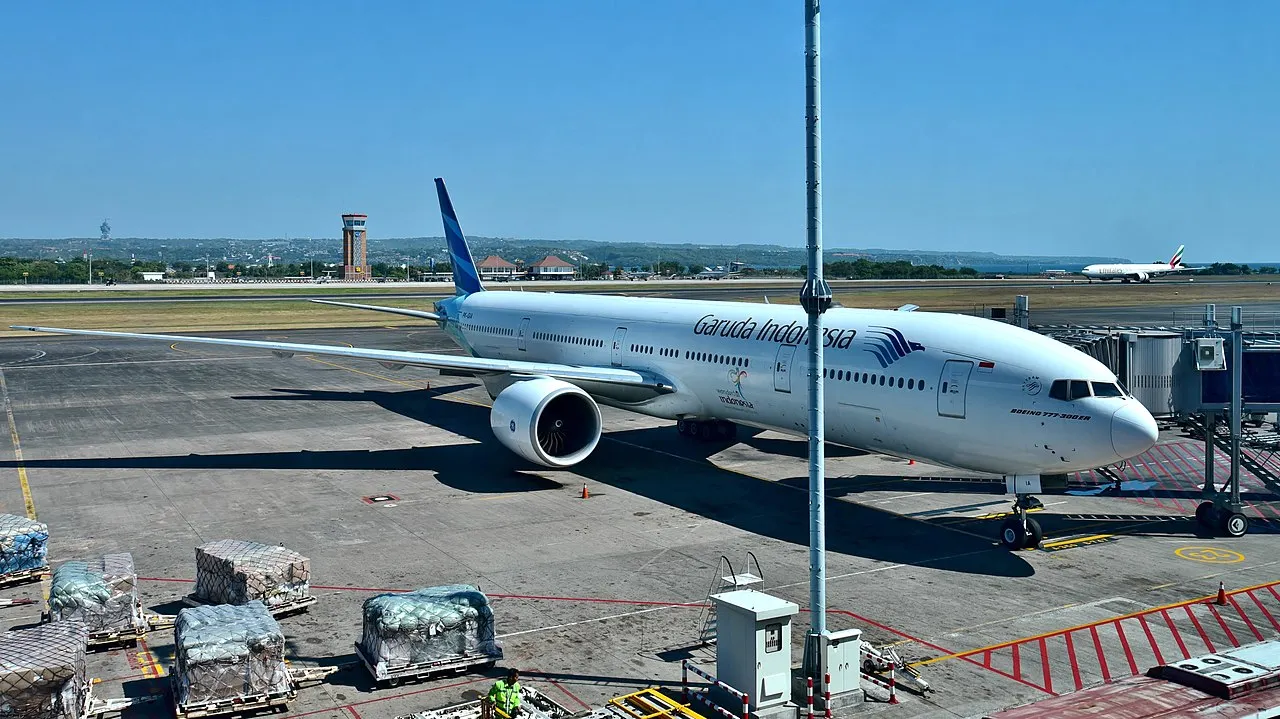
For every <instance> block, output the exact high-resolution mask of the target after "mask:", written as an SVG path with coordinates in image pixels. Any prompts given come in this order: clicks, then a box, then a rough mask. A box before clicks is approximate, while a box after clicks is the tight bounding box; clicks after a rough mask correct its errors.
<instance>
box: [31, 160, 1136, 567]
mask: <svg viewBox="0 0 1280 719" xmlns="http://www.w3.org/2000/svg"><path fill="white" fill-rule="evenodd" d="M436 190H437V193H438V195H439V200H440V210H441V215H442V216H443V219H444V232H445V238H446V242H447V244H448V249H449V253H450V259H451V260H452V263H453V281H454V285H455V288H456V296H454V297H451V298H448V299H444V300H440V301H439V302H436V303H435V307H434V309H435V311H434V312H425V311H421V310H409V309H399V308H394V307H380V306H371V305H357V304H350V303H345V302H331V301H327V300H314V301H315V302H323V303H326V304H333V305H340V306H344V307H354V308H358V309H366V310H374V311H378V312H390V313H393V314H398V315H405V316H408V317H416V318H420V319H426V320H431V321H434V322H436V323H437V324H438V325H439V326H440V328H441V329H442V330H444V332H446V333H447V334H448V335H449V336H450V337H451V338H452V339H453V340H454V341H455V342H457V343H458V345H459V346H461V347H462V348H463V349H465V350H466V351H467V356H457V355H448V354H434V353H428V352H404V351H391V350H380V349H366V348H351V347H341V346H330V345H310V344H298V343H292V342H271V341H262V340H243V339H230V338H211V337H184V336H176V335H160V334H139V333H131V332H104V331H95V330H76V329H58V328H52V327H18V328H17V329H29V330H33V331H37V332H57V333H63V334H75V335H87V336H91V337H122V338H133V339H141V340H159V341H162V342H174V341H180V342H191V343H197V344H213V345H230V346H236V347H252V348H258V349H264V350H270V351H271V352H274V353H275V354H277V355H279V356H286V357H287V356H292V355H293V354H294V353H298V352H304V353H310V354H318V355H331V356H338V357H347V358H351V359H361V360H373V361H376V362H380V363H381V364H383V365H384V366H386V367H388V368H391V369H399V368H401V367H404V366H406V365H412V366H417V367H430V368H433V369H437V370H441V371H444V372H447V373H449V374H452V375H458V374H467V375H473V376H475V377H476V378H477V379H479V380H480V381H481V382H482V383H483V384H484V385H485V387H486V389H487V390H488V392H489V394H490V396H491V397H493V400H494V401H493V407H492V409H491V412H490V422H489V423H490V427H491V429H492V430H493V433H494V435H495V436H496V437H497V439H498V441H499V442H500V443H501V444H502V445H503V446H505V447H506V448H507V449H509V450H511V451H512V452H514V453H515V454H517V455H519V456H520V457H522V458H524V459H525V460H528V461H529V462H532V463H535V464H539V465H543V466H546V467H555V468H564V467H570V466H573V465H575V464H577V463H578V462H581V461H583V460H584V459H586V458H587V457H588V456H589V455H590V454H591V453H592V451H593V450H595V448H596V445H597V443H598V442H599V441H600V436H601V432H602V429H603V424H602V421H601V415H600V409H599V405H600V404H604V405H608V406H612V407H617V408H621V409H625V410H630V411H633V412H638V413H641V414H646V415H650V416H653V417H661V418H664V419H671V420H675V421H676V423H677V428H678V429H679V433H680V434H681V435H684V436H686V437H692V438H697V439H708V440H720V441H723V440H728V439H729V438H731V437H733V435H734V433H735V431H736V427H737V425H746V426H750V427H756V428H760V429H767V430H775V431H779V432H784V433H788V434H792V435H797V436H807V433H808V409H807V405H808V394H807V392H806V391H805V380H804V377H805V375H806V374H807V372H808V363H807V360H806V359H805V357H806V355H805V352H804V350H803V348H804V347H805V346H806V345H807V344H808V343H809V342H810V341H812V340H813V338H811V337H809V336H808V329H807V316H806V314H805V312H804V310H803V309H801V308H800V307H797V306H794V305H792V306H788V305H778V304H755V303H746V302H713V301H708V300H681V299H666V298H645V297H619V296H606V295H579V294H571V293H559V292H556V293H551V292H501V291H497V292H495V291H485V288H484V287H483V286H482V285H481V283H480V279H479V275H478V273H477V271H476V266H475V262H474V261H473V260H472V256H471V251H470V249H469V248H468V247H467V242H466V240H465V238H464V237H463V234H462V230H461V228H460V227H459V224H458V219H457V215H456V214H455V213H454V210H453V205H452V203H451V202H450V200H449V196H448V194H447V192H446V191H445V186H444V182H443V181H442V180H440V179H437V180H436ZM915 309H917V308H916V306H915V305H904V306H903V307H902V308H900V310H864V309H831V310H829V311H828V312H827V313H826V314H825V315H824V320H823V321H824V329H823V335H822V343H823V346H824V347H825V351H824V358H825V359H824V364H825V392H826V395H825V396H826V437H827V439H828V440H829V441H831V442H832V443H835V444H841V445H846V446H850V447H856V448H860V449H865V450H870V451H873V452H880V453H883V454H888V455H893V456H897V457H903V458H909V459H915V460H919V461H922V462H929V463H933V464H938V465H945V466H950V467H957V468H960V469H964V470H974V471H979V472H991V473H995V474H1000V475H1004V477H1005V481H1006V486H1007V487H1008V488H1009V490H1010V492H1011V493H1013V494H1014V495H1015V497H1016V500H1015V502H1014V515H1013V516H1012V517H1010V518H1009V519H1007V520H1006V521H1005V522H1004V525H1003V526H1002V527H1001V540H1002V542H1003V544H1004V545H1005V546H1006V547H1008V548H1010V549H1021V548H1023V547H1034V546H1036V545H1038V544H1039V542H1040V539H1041V538H1042V536H1043V533H1042V532H1041V529H1040V527H1039V525H1038V524H1037V523H1036V522H1035V520H1033V519H1030V518H1029V517H1028V516H1027V514H1026V511H1025V510H1027V509H1031V508H1034V507H1036V506H1039V504H1040V503H1039V502H1038V501H1037V500H1036V498H1035V497H1034V496H1033V495H1034V494H1037V493H1039V492H1040V491H1041V482H1040V478H1041V475H1042V474H1063V473H1067V472H1073V471H1078V470H1087V469H1093V468H1097V467H1101V466H1105V465H1110V464H1115V463H1118V462H1121V461H1123V460H1126V459H1129V458H1131V457H1135V456H1137V455H1139V454H1142V453H1143V452H1145V451H1147V450H1148V449H1149V448H1150V447H1151V446H1152V445H1153V444H1154V443H1155V441H1156V434H1157V432H1156V423H1155V420H1154V419H1152V417H1151V414H1150V413H1148V412H1147V410H1146V409H1145V408H1144V407H1143V406H1142V405H1141V404H1140V403H1139V402H1138V401H1137V400H1136V399H1133V398H1132V397H1130V396H1129V395H1128V394H1126V392H1125V391H1124V390H1123V389H1122V388H1121V387H1120V385H1119V384H1118V383H1117V381H1116V377H1115V375H1113V374H1112V373H1111V372H1110V371H1109V370H1108V369H1107V368H1106V367H1105V366H1103V365H1102V364H1101V363H1099V362H1098V361H1097V360H1095V359H1093V358H1092V357H1089V356H1088V355H1086V354H1084V353H1082V352H1079V351H1077V350H1075V349H1073V348H1071V347H1069V346H1067V345H1065V344H1062V343H1059V342H1057V341H1056V340H1053V339H1050V338H1048V337H1045V336H1044V335H1040V334H1037V333H1034V332H1031V331H1028V330H1024V329H1021V328H1018V327H1015V326H1012V325H1007V324H1004V323H1001V322H993V321H991V320H986V319H981V318H978V317H971V316H967V315H955V314H943V313H930V312H916V311H913V310H915ZM673 481H676V480H674V479H673Z"/></svg>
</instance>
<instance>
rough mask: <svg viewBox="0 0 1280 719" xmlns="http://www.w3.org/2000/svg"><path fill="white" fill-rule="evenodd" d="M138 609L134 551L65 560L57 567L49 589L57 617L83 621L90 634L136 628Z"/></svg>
mask: <svg viewBox="0 0 1280 719" xmlns="http://www.w3.org/2000/svg"><path fill="white" fill-rule="evenodd" d="M138 613H139V609H138V575H137V574H136V573H135V572H134V570H133V555H132V554H129V553H127V552H126V553H121V554H108V555H106V556H104V557H102V558H101V559H95V560H92V561H89V562H80V561H72V562H65V563H63V564H62V565H60V566H59V567H58V568H57V569H55V570H53V583H52V586H51V588H50V590H49V618H50V619H52V620H53V621H55V622H59V621H67V620H74V621H78V622H82V623H83V624H84V625H85V626H86V627H88V629H89V633H90V634H99V633H104V632H116V631H129V630H131V629H134V628H135V626H136V622H137V619H138V618H139V614H138Z"/></svg>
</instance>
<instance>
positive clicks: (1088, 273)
mask: <svg viewBox="0 0 1280 719" xmlns="http://www.w3.org/2000/svg"><path fill="white" fill-rule="evenodd" d="M1184 249H1186V245H1178V251H1177V252H1174V253H1173V257H1172V258H1171V259H1170V260H1169V261H1168V262H1153V263H1151V264H1149V265H1148V264H1120V265H1089V266H1088V267H1086V268H1084V269H1083V270H1081V271H1080V274H1082V275H1084V276H1085V277H1088V278H1089V282H1090V283H1092V282H1093V281H1094V280H1102V281H1103V282H1106V281H1108V280H1120V281H1121V282H1150V281H1151V278H1152V277H1160V276H1161V275H1167V274H1170V273H1175V272H1194V271H1196V270H1201V269H1204V268H1203V267H1187V266H1186V265H1184V264H1182V251H1183V250H1184Z"/></svg>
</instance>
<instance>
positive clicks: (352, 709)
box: [343, 706, 364, 719]
mask: <svg viewBox="0 0 1280 719" xmlns="http://www.w3.org/2000/svg"><path fill="white" fill-rule="evenodd" d="M343 708H344V709H346V710H347V711H348V712H350V713H351V716H353V717H355V719H364V717H362V716H360V712H358V711H356V708H355V707H353V706H348V707H343Z"/></svg>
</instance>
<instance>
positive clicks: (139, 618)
mask: <svg viewBox="0 0 1280 719" xmlns="http://www.w3.org/2000/svg"><path fill="white" fill-rule="evenodd" d="M174 619H176V617H172V616H169V615H166V614H143V613H142V610H141V608H139V609H138V611H137V613H136V614H134V616H133V626H131V627H128V628H125V629H109V630H106V631H100V632H89V642H88V648H89V649H99V648H102V647H115V646H125V647H136V646H138V640H139V639H141V638H143V637H144V636H146V635H147V632H154V631H156V630H158V629H171V628H172V627H173V622H174ZM40 621H41V622H42V623H45V624H47V623H49V622H51V621H53V618H52V616H51V615H50V614H49V612H47V611H46V612H43V613H42V614H41V615H40Z"/></svg>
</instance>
